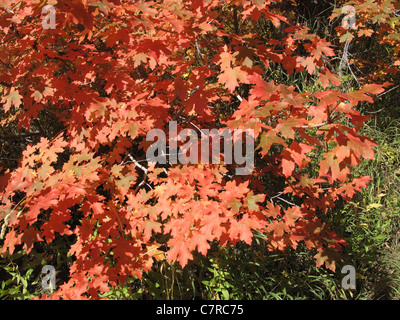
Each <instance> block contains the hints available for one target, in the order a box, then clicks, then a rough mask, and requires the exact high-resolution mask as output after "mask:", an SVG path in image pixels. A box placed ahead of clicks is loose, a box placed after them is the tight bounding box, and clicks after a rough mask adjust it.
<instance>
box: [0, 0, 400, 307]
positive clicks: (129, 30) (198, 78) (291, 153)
mask: <svg viewBox="0 0 400 320" xmlns="http://www.w3.org/2000/svg"><path fill="white" fill-rule="evenodd" d="M386 2H388V1H381V2H376V3H375V2H374V4H371V3H370V1H353V2H352V3H353V5H354V6H355V7H356V11H357V12H363V14H362V15H361V16H360V20H359V21H358V25H357V29H356V30H345V29H343V28H342V27H341V26H340V24H339V23H337V24H338V27H337V32H338V33H339V35H341V38H340V39H341V40H342V42H343V43H344V42H346V40H347V41H351V37H350V36H351V34H352V33H358V34H359V36H363V35H364V36H368V35H370V34H371V33H373V32H377V33H379V35H378V36H379V37H381V40H382V42H384V43H389V44H391V45H395V43H396V41H398V39H397V38H395V37H394V36H393V33H391V30H390V26H392V27H393V28H394V25H393V24H391V22H390V21H389V20H388V18H389V17H391V15H392V13H393V12H394V8H393V7H389V5H388V4H389V3H390V5H392V4H391V2H390V1H389V2H388V3H386ZM293 3H294V1H293ZM46 4H50V5H54V8H55V9H56V28H54V29H51V28H49V29H44V28H43V25H42V20H43V18H44V15H43V14H42V8H43V6H44V5H46ZM284 5H285V3H284V2H281V1H256V0H254V1H247V0H246V1H244V0H235V1H229V2H223V1H218V0H206V1H199V0H196V1H172V0H171V1H168V0H165V1H143V2H141V1H123V0H108V1H94V0H93V1H92V0H66V1H59V2H56V1H11V0H10V1H3V2H2V5H1V6H2V7H1V9H0V10H1V16H0V43H1V44H0V74H1V86H2V87H1V102H2V108H3V110H4V117H3V118H2V119H3V120H2V124H3V125H4V126H7V125H15V126H16V127H17V128H18V130H19V132H20V135H21V136H25V137H31V138H32V139H33V140H32V142H31V143H29V144H27V145H26V147H24V151H23V153H22V155H21V158H20V160H19V162H18V166H15V167H13V168H4V170H3V173H4V174H3V177H2V178H1V179H2V180H1V183H0V185H1V186H2V189H1V194H0V202H1V207H0V219H1V220H3V227H2V236H4V243H3V246H2V250H1V252H2V253H3V254H6V253H7V252H8V253H9V254H12V253H13V252H14V250H15V247H16V246H19V245H22V246H23V249H24V251H25V252H26V253H27V254H29V253H30V251H31V250H32V249H33V248H34V246H35V245H38V244H41V245H46V244H50V243H52V242H53V241H55V240H56V238H57V237H58V236H63V237H70V238H71V239H73V241H72V244H71V245H70V248H69V251H68V254H69V255H71V256H74V262H73V263H72V265H71V266H70V269H69V274H70V278H69V281H68V282H66V283H65V284H63V285H62V286H60V288H59V290H58V291H57V292H56V293H55V294H54V295H53V296H52V297H53V298H58V297H60V298H63V299H81V298H85V297H86V298H92V299H93V298H98V297H99V293H103V292H106V291H108V290H109V286H113V285H115V284H117V283H118V282H124V281H125V280H126V279H127V278H128V277H131V276H138V277H141V275H142V273H143V272H146V271H148V270H151V267H152V265H153V261H154V259H164V258H166V259H167V260H168V261H170V262H171V261H178V262H179V263H180V265H181V266H182V267H184V266H185V265H186V264H187V263H188V261H189V260H191V259H192V258H193V256H192V253H193V251H195V250H197V251H198V252H200V253H202V254H203V255H207V252H208V249H209V248H210V243H211V242H212V241H218V242H219V244H220V245H224V244H227V243H228V242H229V243H232V244H236V243H237V242H238V241H244V242H246V243H247V244H251V243H252V239H253V234H254V232H260V233H262V234H263V235H264V237H265V245H266V246H268V248H270V250H285V248H287V247H294V248H295V247H296V246H297V245H298V244H299V243H300V242H303V243H304V244H305V245H306V246H307V248H309V249H316V250H317V254H316V256H315V259H316V264H317V265H318V266H321V265H325V266H326V267H327V268H330V269H331V270H333V271H334V270H335V268H336V262H337V261H338V260H339V259H340V251H341V249H342V247H343V246H345V245H346V243H345V241H344V240H343V239H341V238H340V237H339V236H338V235H336V234H335V233H334V232H333V231H332V230H331V228H330V226H329V225H327V224H325V223H324V222H323V219H322V217H323V216H324V215H328V214H329V210H330V209H331V208H333V207H334V206H335V203H336V201H337V200H339V199H344V200H350V199H351V198H352V197H353V196H354V194H355V193H356V192H359V191H361V190H362V188H364V187H365V186H366V185H367V183H368V181H369V180H370V178H369V177H367V176H358V177H357V176H354V175H353V174H352V167H354V166H356V165H357V164H359V163H360V161H361V159H362V158H364V159H373V157H374V150H373V147H374V146H376V144H375V143H374V142H373V141H372V140H370V139H369V138H367V137H364V136H362V135H360V133H359V130H360V129H361V128H362V126H363V124H364V122H365V121H366V120H367V119H368V117H365V116H362V115H361V114H360V112H359V111H358V109H357V106H358V105H359V104H360V103H364V102H373V98H372V97H373V96H374V95H377V94H381V93H383V92H384V90H385V88H387V87H389V85H390V84H389V83H388V82H386V81H377V77H376V76H371V77H370V79H364V82H363V85H361V86H360V88H359V89H357V90H354V91H347V90H344V89H343V88H342V87H341V78H340V76H339V74H338V71H337V70H335V69H334V68H332V64H331V61H332V60H333V59H337V58H339V59H340V57H337V56H336V51H335V47H334V46H333V45H332V44H331V43H330V42H329V41H327V40H326V39H325V38H324V37H322V36H321V35H317V34H313V33H311V31H310V29H309V28H308V27H306V26H303V25H300V24H292V23H291V18H290V16H289V15H288V14H286V13H285V11H284ZM368 6H369V7H368ZM392 6H393V5H392ZM367 7H368V8H367ZM370 7H371V8H372V9H371V8H370ZM378 11H379V13H380V15H381V16H380V15H377V14H376V13H377V12H378ZM340 14H341V12H340V10H337V12H336V13H335V14H334V15H333V16H332V19H337V17H339V16H340ZM368 15H369V16H368ZM380 17H382V18H380ZM392 18H393V19H394V18H396V17H392ZM370 19H373V20H374V19H375V21H373V22H379V21H382V25H384V26H387V27H386V28H381V29H379V30H375V29H373V28H372V27H368V24H367V23H366V21H370ZM383 19H386V20H385V21H383ZM348 34H350V35H348ZM397 36H398V34H397ZM396 50H397V52H398V50H399V47H397V48H396ZM399 61H400V60H395V61H393V62H392V63H393V65H390V66H388V67H387V68H388V69H385V72H386V73H387V72H390V71H392V72H394V71H393V70H394V69H396V70H397V67H398V66H399ZM271 68H274V69H280V70H282V72H285V73H286V74H287V76H288V77H290V76H292V75H293V74H300V73H301V74H303V75H304V77H314V78H316V79H319V83H320V87H318V88H317V89H316V90H307V89H305V90H303V89H304V88H299V87H295V86H293V85H287V84H285V83H276V81H274V80H273V78H272V75H271V72H270V70H271ZM390 68H391V69H390ZM389 69H390V70H389ZM40 117H49V118H50V119H52V120H51V121H54V122H55V123H57V126H55V125H53V126H52V127H51V128H52V130H46V128H41V127H40V126H39V125H38V123H37V119H38V118H40ZM51 121H50V122H51ZM170 121H177V122H178V127H179V130H182V129H184V128H192V129H195V130H197V131H198V132H199V134H200V133H201V132H200V130H201V129H213V128H217V129H223V128H229V129H231V130H234V129H242V130H245V129H252V130H254V131H253V132H254V139H255V144H256V145H255V148H256V159H255V168H254V170H253V172H252V173H251V174H250V175H244V176H241V175H236V174H235V170H234V169H235V168H236V167H238V166H240V165H239V164H235V163H233V164H224V163H221V164H204V163H203V164H202V163H199V164H187V165H182V164H179V163H178V164H173V165H170V164H166V165H159V164H155V163H152V162H150V161H147V160H148V159H146V150H147V148H149V146H150V145H151V142H149V141H147V140H146V135H147V133H148V132H149V131H150V130H151V129H155V128H158V129H163V130H164V131H165V132H166V133H167V132H168V123H169V122H170ZM315 163H317V166H315ZM6 169H7V170H6ZM277 186H279V188H280V192H279V193H277V192H276V188H277Z"/></svg>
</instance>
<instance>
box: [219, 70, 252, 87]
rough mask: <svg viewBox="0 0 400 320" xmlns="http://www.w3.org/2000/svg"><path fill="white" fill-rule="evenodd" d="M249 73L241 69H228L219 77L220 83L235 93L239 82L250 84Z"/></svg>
mask: <svg viewBox="0 0 400 320" xmlns="http://www.w3.org/2000/svg"><path fill="white" fill-rule="evenodd" d="M246 76H247V72H245V71H243V70H242V68H241V67H234V68H226V69H225V70H224V71H223V72H222V73H221V74H220V75H219V76H218V81H219V82H220V83H222V84H224V85H225V86H226V88H228V90H229V91H230V92H233V91H235V89H236V87H237V86H238V85H239V82H238V81H240V82H242V83H248V80H247V78H246Z"/></svg>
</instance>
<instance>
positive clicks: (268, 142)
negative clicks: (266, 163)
mask: <svg viewBox="0 0 400 320" xmlns="http://www.w3.org/2000/svg"><path fill="white" fill-rule="evenodd" d="M274 143H278V144H282V145H286V144H285V140H283V139H282V138H280V137H278V136H277V135H276V134H275V133H273V132H271V131H268V132H262V133H261V138H260V144H259V145H258V147H257V148H256V149H255V150H257V149H259V148H261V149H262V150H261V152H260V153H261V155H262V156H265V155H266V154H267V153H268V151H269V149H270V148H271V146H272V145H273V144H274Z"/></svg>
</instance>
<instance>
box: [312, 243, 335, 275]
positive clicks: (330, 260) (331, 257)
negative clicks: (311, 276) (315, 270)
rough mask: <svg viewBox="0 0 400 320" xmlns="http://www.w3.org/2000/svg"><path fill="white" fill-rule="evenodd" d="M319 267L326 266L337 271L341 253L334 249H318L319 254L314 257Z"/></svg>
mask: <svg viewBox="0 0 400 320" xmlns="http://www.w3.org/2000/svg"><path fill="white" fill-rule="evenodd" d="M314 258H315V260H316V263H317V267H320V266H322V265H324V264H325V266H326V267H327V268H328V269H330V270H332V271H333V272H335V271H336V265H337V263H338V262H339V261H340V252H339V251H338V250H337V249H335V248H332V247H327V248H318V253H317V254H316V255H315V256H314Z"/></svg>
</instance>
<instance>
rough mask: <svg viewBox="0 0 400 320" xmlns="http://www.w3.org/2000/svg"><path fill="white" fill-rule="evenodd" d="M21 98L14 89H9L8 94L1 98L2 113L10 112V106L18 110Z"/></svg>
mask: <svg viewBox="0 0 400 320" xmlns="http://www.w3.org/2000/svg"><path fill="white" fill-rule="evenodd" d="M22 98H23V97H22V96H21V95H20V94H19V92H18V91H17V90H15V88H11V90H10V93H9V94H8V95H7V96H5V97H3V99H2V102H5V104H4V105H3V107H4V111H5V112H7V111H8V110H10V108H11V105H14V106H15V107H16V108H19V106H20V105H21V104H22V101H21V99H22Z"/></svg>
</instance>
